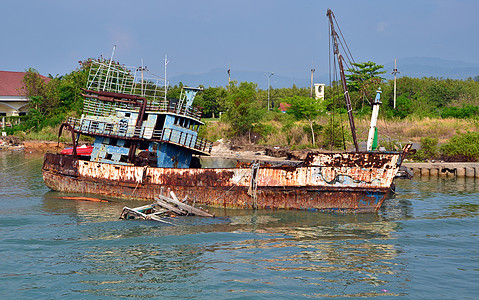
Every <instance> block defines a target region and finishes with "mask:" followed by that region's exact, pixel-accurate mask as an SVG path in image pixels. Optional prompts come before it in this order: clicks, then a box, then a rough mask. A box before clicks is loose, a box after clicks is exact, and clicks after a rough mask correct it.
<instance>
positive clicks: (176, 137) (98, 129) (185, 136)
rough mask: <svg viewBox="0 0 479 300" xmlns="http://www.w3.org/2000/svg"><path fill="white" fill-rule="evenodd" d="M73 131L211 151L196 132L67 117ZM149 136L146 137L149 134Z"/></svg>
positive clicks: (206, 142) (207, 142) (210, 143)
mask: <svg viewBox="0 0 479 300" xmlns="http://www.w3.org/2000/svg"><path fill="white" fill-rule="evenodd" d="M68 124H70V125H71V126H72V127H73V128H74V130H75V131H77V132H79V133H83V134H87V135H101V136H109V137H113V138H119V139H134V138H140V139H151V140H153V141H160V142H166V143H174V144H177V145H181V146H184V147H186V148H189V149H194V150H198V151H201V152H207V153H211V149H212V147H213V143H212V142H210V141H208V140H205V139H203V138H201V137H198V136H197V135H196V134H191V133H188V132H184V131H180V130H176V129H172V128H165V129H163V130H150V129H148V128H145V127H141V128H136V127H135V126H124V127H122V126H120V125H119V124H117V123H109V122H103V121H95V120H80V119H77V118H72V117H70V118H68ZM150 134H151V137H147V136H150Z"/></svg>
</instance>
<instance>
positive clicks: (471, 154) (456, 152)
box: [440, 132, 479, 161]
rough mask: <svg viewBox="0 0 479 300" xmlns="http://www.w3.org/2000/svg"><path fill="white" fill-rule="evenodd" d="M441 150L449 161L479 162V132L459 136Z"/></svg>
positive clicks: (454, 137)
mask: <svg viewBox="0 0 479 300" xmlns="http://www.w3.org/2000/svg"><path fill="white" fill-rule="evenodd" d="M440 149H441V153H442V154H443V155H444V156H446V157H445V159H447V160H465V161H479V132H468V133H465V134H457V135H455V136H453V137H452V138H451V140H450V141H449V143H447V144H444V145H442V146H441V148H440Z"/></svg>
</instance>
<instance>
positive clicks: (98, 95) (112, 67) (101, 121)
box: [42, 11, 411, 212]
mask: <svg viewBox="0 0 479 300" xmlns="http://www.w3.org/2000/svg"><path fill="white" fill-rule="evenodd" d="M328 16H329V18H330V20H331V29H332V35H333V40H334V41H336V40H335V38H336V37H335V35H336V32H335V30H334V26H333V22H332V12H331V13H330V12H329V11H328ZM336 36H337V35H336ZM335 54H336V55H337V58H338V61H339V65H340V68H341V79H342V82H343V88H344V91H345V96H346V97H345V98H346V99H345V100H346V104H347V107H348V112H349V120H350V124H351V129H352V133H353V140H354V144H355V151H351V152H342V151H338V152H327V153H318V152H311V153H309V154H308V156H307V158H306V159H305V160H304V161H301V162H295V163H289V164H282V163H270V162H268V163H267V162H251V163H238V165H237V166H236V167H234V168H202V167H201V166H200V164H199V159H198V157H199V156H208V155H210V153H211V149H212V142H210V141H207V140H205V139H202V138H201V137H199V136H198V130H199V128H200V126H202V125H203V122H202V121H201V111H199V110H197V109H196V108H195V107H194V106H193V101H194V98H195V95H196V94H197V93H198V92H200V91H201V89H200V88H192V87H184V88H183V90H182V93H181V96H180V97H179V99H178V100H175V99H167V97H166V88H167V87H166V84H165V85H163V86H162V85H161V84H160V82H161V80H158V79H150V78H147V77H146V76H145V68H136V69H134V68H133V69H130V68H127V67H126V66H123V65H120V64H118V63H116V62H113V60H112V59H110V60H105V59H103V60H95V61H92V62H91V67H90V74H89V78H88V84H87V87H86V88H85V89H84V90H83V92H82V95H83V97H84V107H83V113H82V115H81V117H80V118H69V119H68V120H67V121H66V122H65V123H63V124H62V126H61V128H60V133H59V134H62V131H63V130H68V131H69V132H71V136H72V143H73V148H72V149H71V151H66V152H63V153H47V154H45V158H44V163H43V168H42V172H43V179H44V182H45V184H46V186H48V187H49V188H50V189H52V190H56V191H62V192H72V193H87V194H97V195H107V196H109V197H118V198H123V199H144V200H149V201H152V200H154V199H155V197H156V196H157V195H158V194H160V193H161V191H163V189H165V190H166V189H171V190H174V191H175V193H176V194H177V195H178V197H181V198H184V197H188V198H189V199H191V200H192V201H193V202H194V203H196V204H198V205H209V206H213V207H224V208H240V209H305V210H317V211H341V212H374V211H377V210H378V209H379V208H380V207H381V205H382V203H383V201H384V200H385V199H386V197H387V195H388V194H389V193H390V191H391V188H392V186H393V180H394V177H395V176H396V174H397V172H398V170H399V167H400V166H401V163H402V161H403V160H404V158H405V157H406V155H407V153H408V151H409V150H410V148H411V145H406V146H405V147H404V148H403V149H402V151H397V152H385V151H383V152H378V151H373V150H372V147H371V144H372V143H373V140H374V138H373V137H374V132H375V126H376V119H377V110H378V109H379V104H380V101H379V97H380V93H379V92H378V94H377V97H376V100H375V102H374V103H373V117H372V121H371V130H370V135H369V138H368V148H367V150H366V151H359V148H358V143H357V140H356V135H355V129H354V119H353V116H352V113H351V111H352V109H351V103H350V101H349V96H348V93H347V86H346V83H345V82H346V81H345V79H344V70H343V69H342V64H341V62H342V57H341V55H340V54H339V51H338V49H337V45H336V48H335ZM80 136H89V137H92V138H94V143H93V145H92V146H91V147H90V148H89V150H86V149H80V148H77V144H78V141H79V138H80ZM80 151H81V152H80ZM80 154H81V155H80Z"/></svg>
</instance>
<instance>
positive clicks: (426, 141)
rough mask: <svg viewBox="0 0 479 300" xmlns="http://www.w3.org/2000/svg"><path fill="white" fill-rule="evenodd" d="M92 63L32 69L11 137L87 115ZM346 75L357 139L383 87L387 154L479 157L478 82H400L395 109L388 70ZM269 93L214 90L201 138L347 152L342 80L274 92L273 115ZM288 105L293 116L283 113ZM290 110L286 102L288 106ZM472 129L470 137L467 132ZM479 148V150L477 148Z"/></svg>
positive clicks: (46, 134)
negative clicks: (58, 72) (84, 93)
mask: <svg viewBox="0 0 479 300" xmlns="http://www.w3.org/2000/svg"><path fill="white" fill-rule="evenodd" d="M88 61H89V60H86V61H84V62H81V63H80V66H79V68H78V69H77V70H75V71H73V72H71V73H70V74H66V75H64V76H57V77H52V76H50V78H49V79H48V80H45V79H44V78H43V77H41V76H40V75H39V74H38V72H37V71H36V70H34V69H29V70H27V72H26V73H27V75H26V76H25V78H24V83H25V90H24V91H23V93H24V94H25V95H26V96H28V97H29V98H30V99H31V101H30V104H29V113H28V114H27V116H22V117H11V118H10V119H9V122H10V123H11V124H12V125H13V126H12V127H11V128H6V129H5V131H7V133H8V134H16V135H17V136H19V137H22V138H23V139H25V138H27V139H28V138H42V139H50V138H52V137H53V136H55V137H56V134H57V130H58V126H59V124H60V123H61V122H63V121H65V120H66V118H67V117H68V116H74V115H79V114H81V110H82V106H83V102H82V101H83V100H82V97H81V95H80V94H81V88H83V87H85V86H86V81H87V76H88V66H89V63H88ZM356 67H358V70H357V71H355V72H352V71H351V72H350V74H348V80H349V86H351V90H350V97H351V102H352V107H353V110H354V112H355V115H356V117H357V119H356V126H357V135H358V137H359V139H360V142H364V141H365V139H366V137H367V132H368V128H369V118H370V113H371V107H370V104H369V101H370V100H372V99H373V97H374V95H375V90H376V89H377V88H379V87H380V88H381V89H382V96H381V101H382V103H383V104H382V107H381V109H380V115H379V120H378V131H379V136H380V141H379V143H380V145H379V146H382V147H385V148H386V149H388V150H393V149H397V148H399V147H400V146H401V145H403V144H405V143H406V142H409V141H413V142H418V143H419V142H420V143H421V148H422V150H421V151H418V153H417V154H416V156H415V158H416V159H420V160H425V159H444V158H445V157H451V159H464V160H479V154H478V150H477V148H475V146H474V145H478V144H479V142H478V141H477V138H478V134H477V132H478V131H479V116H478V115H479V82H478V81H477V80H473V79H467V80H453V79H441V78H411V77H406V76H403V77H400V78H398V79H397V97H396V108H395V109H394V108H393V98H394V96H393V81H392V80H388V81H386V80H384V79H382V78H381V77H380V75H381V74H383V73H384V71H382V70H381V69H382V66H380V65H376V64H375V63H373V62H367V63H358V64H357V65H356ZM182 86H183V84H182V83H180V84H179V85H177V86H174V87H171V88H170V89H169V91H168V97H169V98H178V97H179V95H180V91H181V88H182ZM267 95H268V91H267V90H261V89H258V87H257V85H256V84H255V83H251V82H241V83H239V84H238V83H237V82H235V81H233V82H231V84H230V85H229V86H225V87H209V88H205V90H204V91H203V92H202V93H200V94H198V95H197V97H196V99H195V101H194V103H193V105H195V106H197V107H199V108H201V109H202V111H203V117H204V118H208V121H206V126H204V127H203V128H202V129H201V132H200V134H201V135H202V136H203V137H205V138H207V139H210V140H213V141H216V140H219V139H221V138H223V139H225V138H226V139H235V140H237V141H242V142H243V143H247V144H261V145H269V146H281V147H289V148H291V149H300V148H323V149H327V150H332V149H345V148H346V149H347V148H348V147H350V146H351V137H350V130H349V124H348V118H347V114H346V107H345V104H344V101H343V92H342V89H341V87H340V85H339V84H338V82H333V83H332V85H331V86H327V87H326V88H325V99H324V100H315V99H311V98H309V88H298V87H296V86H294V85H293V86H292V87H291V88H279V89H271V90H270V103H271V106H272V110H270V111H268V110H267V103H268V97H267ZM281 103H288V104H289V105H290V106H289V108H287V109H286V112H287V113H283V112H281V111H280V110H279V107H280V104H281ZM283 107H284V105H283ZM468 131H469V132H468ZM478 147H479V146H478Z"/></svg>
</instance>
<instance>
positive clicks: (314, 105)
mask: <svg viewBox="0 0 479 300" xmlns="http://www.w3.org/2000/svg"><path fill="white" fill-rule="evenodd" d="M284 100H285V101H286V102H287V103H289V104H291V107H289V108H288V110H287V112H288V113H289V114H292V115H294V116H295V117H296V118H297V119H299V120H301V119H305V120H307V121H308V123H309V127H310V129H311V137H312V142H313V145H316V140H315V137H314V126H313V124H314V119H316V117H317V116H318V115H319V114H320V113H321V111H322V107H321V104H320V102H319V101H318V100H317V99H314V98H309V97H304V96H303V97H302V96H293V97H289V98H286V99H284Z"/></svg>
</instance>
